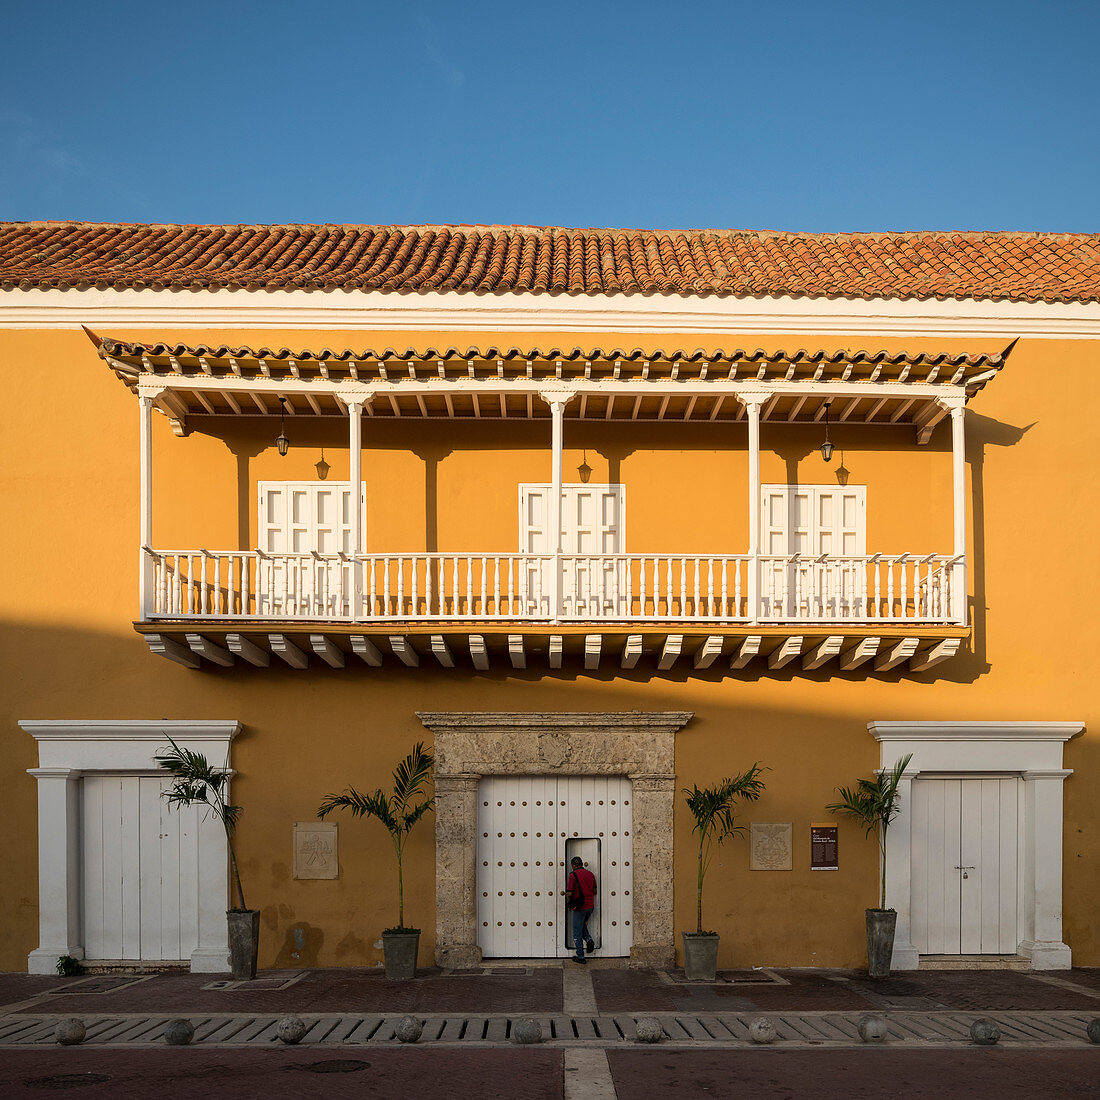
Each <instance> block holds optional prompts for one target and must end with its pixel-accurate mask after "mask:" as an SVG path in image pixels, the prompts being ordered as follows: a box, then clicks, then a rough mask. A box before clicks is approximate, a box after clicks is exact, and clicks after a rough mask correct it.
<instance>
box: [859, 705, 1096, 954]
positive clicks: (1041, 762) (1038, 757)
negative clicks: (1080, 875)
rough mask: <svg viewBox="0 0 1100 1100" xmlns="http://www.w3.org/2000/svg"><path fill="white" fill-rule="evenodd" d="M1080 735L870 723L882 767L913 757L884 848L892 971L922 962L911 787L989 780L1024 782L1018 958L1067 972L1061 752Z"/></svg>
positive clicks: (1061, 729)
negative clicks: (932, 780) (914, 930)
mask: <svg viewBox="0 0 1100 1100" xmlns="http://www.w3.org/2000/svg"><path fill="white" fill-rule="evenodd" d="M1084 728H1085V727H1084V724H1083V723H1081V722H869V723H868V725H867V729H868V730H869V731H870V733H871V734H872V736H873V737H874V738H875V740H876V741H878V742H879V745H880V752H881V757H880V763H881V766H882V767H883V768H892V767H893V766H894V763H895V762H896V761H897V760H899V759H901V758H902V757H903V756H905V755H906V754H907V753H912V760H911V761H910V762H909V766H908V767H907V768H906V770H905V774H904V776H903V777H902V782H901V803H900V809H899V812H898V816H897V817H896V818H895V819H894V821H893V822H892V823H891V825H890V831H889V833H888V834H887V841H886V856H887V860H886V866H887V880H886V904H887V905H888V906H890V907H891V908H894V909H896V910H897V914H898V921H897V930H896V933H895V936H894V955H893V960H892V964H891V965H892V967H893V968H894V969H896V970H915V969H916V968H917V966H918V964H919V962H920V956H919V953H918V951H917V948H916V947H915V946H914V944H913V943H912V938H911V906H912V893H911V891H912V886H911V868H912V845H913V839H914V838H913V836H912V816H911V811H912V785H913V780H914V779H917V778H919V777H920V776H922V775H924V776H928V777H931V776H937V777H942V776H945V775H948V776H952V777H955V778H966V777H970V776H987V775H990V774H997V775H1002V776H1018V777H1019V778H1020V779H1021V780H1022V781H1023V783H1024V802H1023V805H1024V812H1023V814H1022V815H1021V818H1020V834H1019V848H1020V854H1021V860H1020V867H1021V871H1022V874H1021V878H1020V882H1019V890H1020V897H1019V906H1018V912H1019V923H1018V934H1019V936H1020V939H1019V943H1018V947H1017V951H1018V953H1019V954H1020V955H1022V956H1023V957H1025V958H1027V959H1029V960H1030V962H1031V968H1032V969H1033V970H1068V969H1069V968H1070V966H1071V965H1072V954H1071V951H1070V948H1069V946H1068V945H1067V944H1066V943H1064V942H1063V941H1062V784H1063V782H1064V780H1065V779H1067V778H1068V777H1069V776H1070V775H1072V774H1073V773H1072V771H1070V770H1068V769H1066V768H1063V767H1062V751H1063V746H1064V744H1065V742H1066V741H1069V740H1070V739H1071V738H1073V737H1076V736H1077V735H1078V734H1079V733H1082V732H1083V731H1084Z"/></svg>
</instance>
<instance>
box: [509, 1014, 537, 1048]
mask: <svg viewBox="0 0 1100 1100" xmlns="http://www.w3.org/2000/svg"><path fill="white" fill-rule="evenodd" d="M512 1042H513V1043H520V1044H522V1045H523V1046H529V1045H530V1044H532V1043H541V1042H542V1026H541V1025H540V1024H539V1022H538V1020H517V1021H516V1022H515V1023H514V1024H513V1025H512Z"/></svg>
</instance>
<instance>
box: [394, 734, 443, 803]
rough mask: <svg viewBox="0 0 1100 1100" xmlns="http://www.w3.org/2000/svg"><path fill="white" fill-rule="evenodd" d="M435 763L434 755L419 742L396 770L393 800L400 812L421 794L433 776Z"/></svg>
mask: <svg viewBox="0 0 1100 1100" xmlns="http://www.w3.org/2000/svg"><path fill="white" fill-rule="evenodd" d="M434 763H435V761H434V759H433V758H432V754H431V753H429V752H425V751H424V742H423V741H417V743H416V744H415V745H414V746H413V751H412V752H410V753H409V755H408V756H406V757H405V759H404V760H402V761H401V763H400V764H398V765H397V767H396V768H395V769H394V772H393V800H394V804H395V806H396V807H397V808H398V809H399V810H402V809H404V807H405V806H407V805H408V803H409V801H410V799H412V798H414V797H415V796H416V795H417V794H418V793H419V792H420V788H421V786H422V785H423V783H424V781H425V780H426V779H427V778H428V776H429V775H430V774H431V770H432V765H433V764H434Z"/></svg>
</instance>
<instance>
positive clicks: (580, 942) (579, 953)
mask: <svg viewBox="0 0 1100 1100" xmlns="http://www.w3.org/2000/svg"><path fill="white" fill-rule="evenodd" d="M590 916H592V910H591V909H574V910H573V949H574V950H575V951H576V956H575V957H576V958H578V959H583V958H584V943H585V940H588V939H591V936H590V935H589V934H588V918H589V917H590Z"/></svg>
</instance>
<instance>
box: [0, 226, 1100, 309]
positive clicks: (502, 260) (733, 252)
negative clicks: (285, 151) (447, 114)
mask: <svg viewBox="0 0 1100 1100" xmlns="http://www.w3.org/2000/svg"><path fill="white" fill-rule="evenodd" d="M0 286H2V287H4V288H12V287H25V288H32V287H33V288H45V287H70V286H77V287H79V286H99V287H115V288H122V287H133V288H138V289H140V288H153V287H173V288H216V287H252V288H267V289H277V288H285V289H341V288H342V289H347V290H383V291H407V292H408V291H430V290H437V291H449V290H455V291H466V292H472V293H482V294H486V293H507V292H534V293H552V294H679V295H710V294H719V295H729V294H737V295H804V296H811V297H822V296H833V297H850V298H986V299H1015V300H1023V301H1046V302H1095V301H1100V235H1096V234H1074V233H984V232H983V233H971V232H966V233H963V232H957V233H933V232H927V233H836V234H822V233H764V232H739V231H734V230H712V229H704V230H636V229H562V228H556V227H550V228H540V227H537V226H469V225H462V226H439V225H434V226H433V225H421V226H370V225H272V226H251V225H110V224H98V223H87V222H7V223H0Z"/></svg>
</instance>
